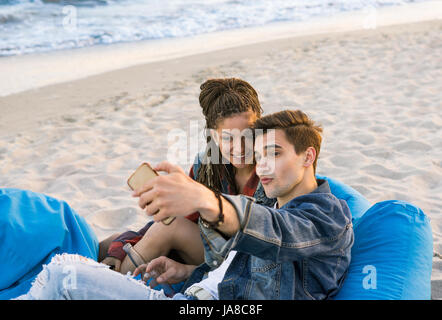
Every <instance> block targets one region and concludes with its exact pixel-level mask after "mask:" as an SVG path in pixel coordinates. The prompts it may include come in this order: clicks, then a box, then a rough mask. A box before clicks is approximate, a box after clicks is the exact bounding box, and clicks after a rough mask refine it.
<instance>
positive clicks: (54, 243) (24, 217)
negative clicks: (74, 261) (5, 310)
mask: <svg viewBox="0 0 442 320" xmlns="http://www.w3.org/2000/svg"><path fill="white" fill-rule="evenodd" d="M58 253H78V254H80V255H82V256H85V257H89V258H92V259H94V260H96V259H97V256H98V240H97V238H96V236H95V234H94V232H93V230H92V229H91V228H90V226H89V225H88V224H87V223H86V221H85V220H84V218H82V217H81V216H79V215H78V214H77V213H75V212H74V211H73V210H72V209H71V208H70V207H69V205H68V204H67V203H66V202H64V201H60V200H57V199H54V198H51V197H49V196H46V195H43V194H38V193H34V192H31V191H25V190H19V189H0V299H2V300H4V299H11V298H15V297H17V296H19V295H21V294H24V293H26V292H27V291H28V290H29V288H30V287H31V284H32V281H33V280H34V278H35V277H36V275H37V274H38V273H39V272H40V271H41V270H42V265H43V264H47V263H49V262H50V260H51V258H52V257H53V256H54V255H56V254H58Z"/></svg>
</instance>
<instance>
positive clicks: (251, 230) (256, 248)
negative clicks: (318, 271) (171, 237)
mask: <svg viewBox="0 0 442 320" xmlns="http://www.w3.org/2000/svg"><path fill="white" fill-rule="evenodd" d="M223 196H224V197H225V198H226V199H227V200H228V201H229V202H230V203H231V204H232V205H233V207H234V208H235V209H236V213H237V215H238V218H239V221H240V230H239V231H238V232H237V233H236V234H235V235H234V236H232V237H231V238H230V239H226V238H224V237H223V236H222V234H220V233H219V232H218V231H217V230H212V229H207V228H205V227H204V226H203V225H202V224H201V223H200V229H201V235H202V238H203V243H204V247H205V259H206V262H207V263H208V264H209V265H211V266H212V267H214V266H216V265H218V264H219V263H220V262H222V260H223V259H224V257H226V256H227V254H228V253H229V252H230V250H236V251H240V252H244V253H247V254H250V255H253V256H257V257H259V258H261V259H265V260H272V261H275V262H285V261H296V260H300V259H302V258H306V257H311V256H316V255H321V254H324V253H327V252H329V251H332V250H336V249H338V248H340V247H341V246H343V245H346V244H347V242H349V241H351V240H352V237H353V233H352V232H353V231H352V229H351V227H352V225H351V218H350V217H351V215H350V212H349V209H348V207H347V205H346V203H345V202H341V201H340V200H338V199H336V198H334V197H333V196H332V195H330V196H328V195H324V194H322V195H320V196H318V195H311V196H306V197H305V198H304V202H303V203H301V204H300V205H297V206H296V207H290V206H287V207H284V208H283V209H273V208H269V207H266V206H263V205H259V204H257V203H255V201H254V199H253V198H251V197H247V196H244V195H240V196H231V195H225V194H223ZM309 197H310V198H309Z"/></svg>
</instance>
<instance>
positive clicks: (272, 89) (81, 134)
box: [0, 20, 442, 299]
mask: <svg viewBox="0 0 442 320" xmlns="http://www.w3.org/2000/svg"><path fill="white" fill-rule="evenodd" d="M441 32H442V20H433V21H426V22H420V23H408V24H400V25H394V26H383V27H377V28H374V29H365V30H357V31H347V32H333V33H321V34H316V35H309V36H297V37H292V38H281V39H277V40H272V41H266V42H260V43H254V44H249V45H246V46H241V47H232V48H228V49H223V50H217V51H211V52H205V53H199V54H193V55H190V56H184V57H176V58H172V59H169V60H162V61H156V62H151V63H146V64H139V65H134V66H130V67H125V68H121V69H118V70H113V71H108V72H105V73H100V74H97V75H92V76H89V77H87V78H81V79H76V80H72V81H67V82H61V83H55V84H51V85H47V86H43V87H38V88H34V89H31V90H28V91H23V92H19V93H15V94H11V95H6V96H4V97H0V110H1V112H2V114H1V116H0V187H11V188H23V189H30V190H33V191H36V192H42V193H45V194H48V195H51V196H54V197H56V198H59V199H63V200H66V201H67V202H68V203H69V204H70V205H71V206H72V207H73V208H74V210H75V211H76V212H78V213H79V214H80V215H82V216H84V217H85V218H86V220H87V221H88V222H89V223H90V224H91V226H92V228H93V229H94V231H95V232H96V234H97V237H98V238H99V239H100V240H102V239H104V238H105V237H107V236H109V235H111V234H112V233H115V232H122V231H125V230H128V229H131V230H137V229H138V228H141V227H142V226H143V225H144V224H145V223H146V222H147V221H148V220H149V218H148V217H146V216H145V214H144V213H143V211H142V210H141V209H139V208H138V207H137V203H136V200H135V199H134V198H132V197H131V196H130V191H129V188H128V187H127V186H126V179H127V178H128V176H129V175H130V174H131V173H132V171H133V170H134V169H135V168H136V167H137V166H138V165H139V164H140V163H141V162H143V161H147V162H150V163H152V164H157V163H159V162H160V161H162V160H164V159H165V158H167V157H168V156H169V158H170V157H171V154H170V151H171V147H173V145H174V143H176V139H175V137H176V135H175V134H176V133H177V132H181V133H188V134H189V135H191V136H192V138H194V137H195V136H196V135H198V136H199V140H198V141H200V145H199V146H198V147H199V148H201V147H202V146H203V143H202V140H201V136H200V134H195V132H200V131H196V130H197V129H199V130H202V127H203V125H204V122H203V117H202V115H201V111H200V107H199V105H198V94H199V85H200V84H201V83H202V82H203V81H204V80H206V79H208V78H213V77H233V76H234V77H239V78H242V79H245V80H247V81H249V82H250V83H251V84H252V85H253V86H254V87H255V88H256V89H257V91H258V93H259V96H260V100H261V102H262V105H263V109H264V111H265V114H269V113H271V112H275V111H279V110H282V109H285V108H295V109H297V108H299V109H302V110H303V111H305V112H306V113H307V114H308V115H309V116H311V118H313V119H314V120H316V121H317V122H319V123H321V124H322V125H323V127H324V141H323V146H322V150H321V154H320V157H319V160H318V173H319V174H324V175H327V176H330V177H333V178H335V179H338V180H340V181H342V182H344V183H346V184H348V185H350V186H352V187H353V188H355V189H357V190H358V191H360V192H361V193H362V194H363V195H364V196H365V197H366V198H367V199H368V200H369V201H370V202H372V203H376V202H379V201H383V200H389V199H400V200H406V201H409V202H411V203H413V204H415V205H417V206H419V207H421V208H422V209H423V210H424V212H425V213H426V214H427V215H428V216H429V217H430V218H431V226H432V229H433V237H434V249H435V251H438V252H442V197H441V194H442V139H441V137H442V106H441V101H442V61H441V59H440V57H441V56H442V37H441V36H440V35H441ZM65 54H66V55H67V57H68V54H69V52H65ZM67 59H68V58H67ZM46 71H47V72H48V74H50V72H49V70H46ZM197 126H199V128H198V127H197ZM191 151H192V152H191ZM191 151H189V152H187V154H181V155H180V156H179V157H178V158H174V160H175V162H177V163H179V164H180V165H181V166H182V167H183V168H184V169H185V170H186V171H187V170H188V169H189V168H190V165H191V164H190V163H191V161H192V160H193V155H194V153H195V152H194V151H196V149H195V148H193V150H191ZM168 152H169V153H168ZM432 287H433V289H432V290H433V298H435V299H441V298H442V290H441V288H442V260H441V259H437V258H434V260H433V275H432Z"/></svg>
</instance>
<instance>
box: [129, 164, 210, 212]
mask: <svg viewBox="0 0 442 320" xmlns="http://www.w3.org/2000/svg"><path fill="white" fill-rule="evenodd" d="M154 170H156V171H163V172H167V173H168V174H167V175H160V176H158V177H155V178H153V179H151V180H150V181H149V182H147V183H146V184H145V185H144V186H143V187H141V188H139V189H137V190H135V191H134V193H133V196H134V197H139V201H138V204H139V206H140V207H141V208H142V209H145V211H146V213H147V215H149V216H153V219H154V220H155V221H161V220H163V219H165V218H167V217H177V216H188V215H189V214H191V213H194V212H195V211H199V210H200V209H202V208H203V207H205V206H206V203H205V202H207V199H210V198H211V197H212V198H214V195H213V192H212V191H210V190H209V189H208V188H206V187H205V186H203V185H202V184H200V183H198V182H196V181H195V180H193V179H192V178H190V177H189V176H187V175H186V174H185V173H184V171H183V169H181V167H179V166H177V165H173V164H171V163H169V162H167V161H163V162H161V163H160V164H159V165H158V166H156V167H155V168H154ZM215 206H216V199H215ZM215 210H216V208H215Z"/></svg>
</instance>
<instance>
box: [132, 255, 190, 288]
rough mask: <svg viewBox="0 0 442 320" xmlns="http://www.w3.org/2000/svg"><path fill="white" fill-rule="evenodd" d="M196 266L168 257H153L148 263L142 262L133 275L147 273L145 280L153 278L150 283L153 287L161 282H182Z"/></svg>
mask: <svg viewBox="0 0 442 320" xmlns="http://www.w3.org/2000/svg"><path fill="white" fill-rule="evenodd" d="M195 268H196V266H193V265H186V264H182V263H179V262H176V261H175V260H172V259H170V258H168V257H165V256H161V257H159V258H156V259H153V260H152V261H151V262H149V263H148V264H142V265H141V266H139V267H138V268H136V269H135V271H134V273H133V276H134V277H136V276H137V275H138V274H140V273H145V275H144V277H143V279H142V280H143V281H147V280H148V279H150V278H153V279H152V281H151V282H150V283H149V286H150V287H151V288H155V287H156V286H157V285H158V284H161V283H168V284H174V283H180V282H181V281H184V280H186V279H187V278H189V277H190V274H191V273H192V272H193V270H195Z"/></svg>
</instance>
